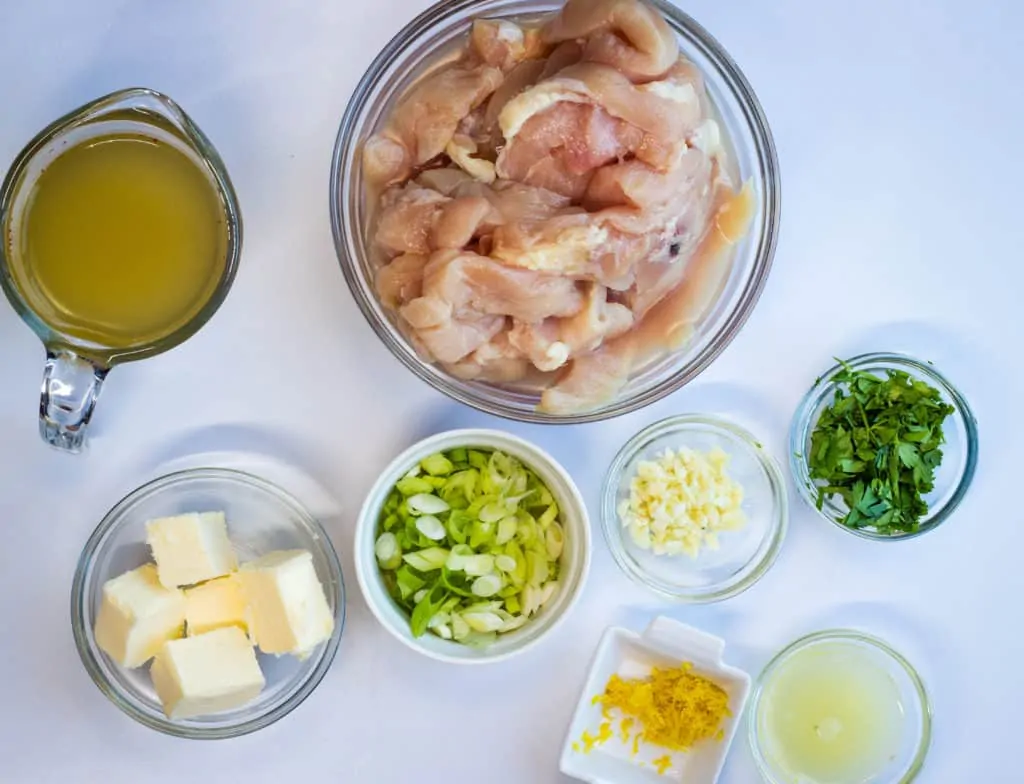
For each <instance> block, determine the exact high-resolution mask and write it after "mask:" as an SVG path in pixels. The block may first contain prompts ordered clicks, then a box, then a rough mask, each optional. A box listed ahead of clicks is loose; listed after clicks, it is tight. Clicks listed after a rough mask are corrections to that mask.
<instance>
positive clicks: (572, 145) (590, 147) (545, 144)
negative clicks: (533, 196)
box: [496, 96, 643, 199]
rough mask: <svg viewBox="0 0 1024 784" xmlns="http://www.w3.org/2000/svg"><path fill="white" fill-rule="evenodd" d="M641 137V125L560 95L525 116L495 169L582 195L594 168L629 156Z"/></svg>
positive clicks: (567, 193)
mask: <svg viewBox="0 0 1024 784" xmlns="http://www.w3.org/2000/svg"><path fill="white" fill-rule="evenodd" d="M520 97H522V96H520ZM515 100H518V99H515ZM503 116H504V112H503ZM506 138H507V135H506ZM642 140H643V133H642V132H641V131H640V130H639V129H638V128H635V127H633V126H631V125H629V124H628V123H625V122H622V121H621V120H617V119H615V118H614V117H612V116H611V115H609V114H608V113H607V112H605V111H604V110H603V109H601V108H600V107H598V106H595V105H593V104H589V103H577V102H574V101H559V102H557V103H555V104H554V105H553V106H551V107H550V108H548V109H546V110H544V111H542V112H540V113H538V114H536V115H534V116H531V117H530V119H529V120H527V121H526V124H525V125H523V127H522V129H521V130H520V131H519V132H518V133H517V134H516V136H515V138H514V139H513V140H512V141H510V142H509V143H508V145H507V146H506V147H505V149H504V150H502V151H501V154H500V155H499V156H498V161H497V166H496V171H497V173H498V175H499V176H501V177H503V178H505V179H511V180H516V181H518V182H523V183H526V184H528V185H534V186H536V187H539V188H546V189H547V190H551V191H555V192H556V193H560V194H562V195H563V196H569V197H570V198H573V199H579V198H582V196H583V194H584V193H585V192H586V189H587V186H588V184H589V183H590V178H591V177H592V176H593V172H594V170H595V169H597V168H599V167H600V166H603V165H604V164H606V163H610V162H612V161H616V160H620V159H621V158H623V157H625V156H626V155H627V154H629V153H630V152H631V151H632V150H633V149H635V148H636V147H638V146H639V145H640V143H641V142H642Z"/></svg>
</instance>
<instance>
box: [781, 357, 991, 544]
mask: <svg viewBox="0 0 1024 784" xmlns="http://www.w3.org/2000/svg"><path fill="white" fill-rule="evenodd" d="M977 461H978V432H977V423H976V421H975V419H974V414H973V413H972V412H971V409H970V406H969V405H968V404H967V401H966V400H965V399H964V397H963V395H961V394H960V392H959V391H958V390H957V389H956V387H954V386H953V385H952V384H951V383H950V382H949V381H948V380H947V379H946V378H945V377H944V376H943V375H942V374H941V373H939V372H938V371H937V370H936V369H935V368H934V367H932V366H931V364H929V363H926V362H921V361H918V360H916V359H913V358H911V357H908V356H904V355H902V354H888V353H875V354H863V355H860V356H857V357H854V358H852V359H849V360H846V361H840V362H839V363H838V364H837V365H835V366H834V367H832V368H830V369H829V370H828V372H826V373H825V374H824V375H823V376H822V377H821V378H819V379H818V380H817V381H816V382H815V384H814V386H813V387H812V388H811V390H810V391H809V392H808V393H807V395H806V396H805V397H804V399H803V401H802V402H801V403H800V406H799V407H798V408H797V411H796V415H795V416H794V418H793V424H792V428H791V430H790V466H791V469H792V471H793V478H794V481H795V482H796V486H797V489H798V490H799V491H800V494H801V495H802V496H803V498H804V500H805V501H807V503H808V504H810V505H811V506H812V507H814V508H815V509H817V510H818V512H819V513H820V514H821V515H822V516H823V517H825V518H826V519H827V520H830V521H831V522H833V523H835V524H836V525H838V526H840V527H841V528H843V529H845V530H847V531H850V532H851V533H854V534H856V535H858V536H861V537H864V538H866V539H884V540H892V539H907V538H911V537H914V536H919V535H921V534H923V533H925V532H927V531H930V530H932V529H933V528H936V527H938V526H939V525H940V524H941V523H942V522H943V521H945V520H946V519H947V518H948V517H949V516H950V515H951V514H952V513H953V510H955V509H956V507H957V506H958V505H959V504H960V501H961V500H963V497H964V495H965V494H966V492H967V488H968V487H969V486H970V484H971V480H972V479H973V477H974V471H975V467H976V465H977Z"/></svg>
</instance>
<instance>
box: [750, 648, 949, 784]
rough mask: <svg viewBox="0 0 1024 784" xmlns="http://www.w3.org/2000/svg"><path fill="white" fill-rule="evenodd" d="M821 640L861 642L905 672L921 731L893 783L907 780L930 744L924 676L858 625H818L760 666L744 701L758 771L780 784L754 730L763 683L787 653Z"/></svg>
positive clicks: (929, 711)
mask: <svg viewBox="0 0 1024 784" xmlns="http://www.w3.org/2000/svg"><path fill="white" fill-rule="evenodd" d="M821 642H847V643H849V642H853V643H861V644H864V645H866V646H868V647H870V648H873V649H874V650H876V651H878V652H879V653H881V654H882V655H883V656H885V657H886V659H888V660H889V661H891V662H894V663H895V664H896V665H898V666H899V667H900V669H901V670H902V671H903V672H904V673H905V674H906V675H907V678H908V679H909V680H910V682H911V684H912V685H913V687H914V694H916V696H917V704H916V707H917V709H918V711H919V713H920V717H921V734H920V737H919V738H918V740H917V743H916V747H917V748H916V751H915V752H914V758H913V759H912V760H911V762H910V765H909V767H908V768H907V770H906V771H905V772H904V773H903V774H901V778H900V779H899V781H898V782H894V783H893V784H910V782H912V781H913V780H914V779H915V778H917V774H918V773H920V772H921V768H922V767H923V766H924V760H925V757H926V756H927V755H928V749H929V748H930V747H931V738H932V704H931V698H930V697H929V696H928V689H927V687H926V686H925V685H924V680H923V679H922V678H921V676H920V675H919V674H918V672H917V670H916V669H915V668H914V666H913V665H912V664H911V663H910V661H909V660H908V659H907V658H906V657H905V656H904V655H903V654H901V653H900V652H899V651H897V650H896V649H895V648H893V647H892V646H891V645H889V643H887V642H886V641H885V640H883V639H881V638H880V637H877V636H875V635H873V634H869V633H867V632H863V631H860V630H858V629H840V628H835V629H822V630H820V631H817V632H812V633H810V634H806V635H804V636H802V637H799V638H797V639H796V640H794V641H793V642H791V643H789V645H787V646H786V647H785V648H783V649H782V650H781V651H779V652H778V653H776V654H775V655H774V656H773V657H772V658H771V660H770V661H769V662H768V664H766V665H765V667H764V669H763V670H761V673H760V674H759V675H758V676H757V679H756V680H755V682H754V686H753V688H752V689H751V691H750V699H749V700H748V702H747V710H746V713H747V740H748V742H749V743H750V751H751V753H752V754H753V757H754V762H755V763H756V765H757V769H758V772H759V773H760V774H761V776H762V777H763V778H764V780H765V781H766V782H768V784H782V782H781V781H780V780H779V779H777V778H775V775H774V773H773V772H772V769H771V768H770V766H769V765H768V762H767V761H766V760H765V758H764V755H763V754H762V753H761V738H760V734H759V733H758V730H757V711H758V708H759V706H760V705H761V698H762V696H763V695H764V687H765V685H766V683H767V682H768V679H769V678H770V677H771V675H772V674H773V673H774V672H775V671H776V670H777V669H778V668H779V667H780V666H781V665H782V664H784V663H785V662H786V661H788V660H789V658H790V657H791V656H793V655H794V654H796V653H799V652H800V651H802V650H804V649H805V648H808V647H810V646H812V645H816V644H818V643H821Z"/></svg>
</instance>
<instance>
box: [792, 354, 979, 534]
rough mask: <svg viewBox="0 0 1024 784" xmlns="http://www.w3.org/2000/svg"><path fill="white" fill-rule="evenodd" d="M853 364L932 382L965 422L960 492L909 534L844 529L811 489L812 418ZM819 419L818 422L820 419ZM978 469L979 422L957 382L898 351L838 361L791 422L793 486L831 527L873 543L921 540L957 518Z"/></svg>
mask: <svg viewBox="0 0 1024 784" xmlns="http://www.w3.org/2000/svg"><path fill="white" fill-rule="evenodd" d="M844 364H845V365H848V366H850V367H852V368H854V369H857V368H870V367H876V366H879V365H881V366H883V367H892V366H894V367H895V368H896V369H900V370H905V371H907V372H908V373H910V374H911V375H912V376H917V377H920V378H923V379H924V380H925V381H927V382H928V383H930V384H932V385H933V386H936V387H938V388H939V390H940V391H942V392H943V393H944V394H945V396H946V397H947V398H948V399H949V401H950V402H951V403H952V405H953V408H954V409H955V411H954V413H953V414H952V415H951V416H957V417H959V419H960V420H961V421H962V422H963V426H964V431H965V433H966V444H965V445H964V452H965V455H964V465H963V470H962V472H961V473H960V476H959V477H958V479H957V482H956V489H955V490H954V491H953V494H952V495H951V496H950V497H949V499H948V500H947V501H946V502H945V503H944V504H943V505H942V506H940V507H938V508H936V509H932V508H930V509H929V512H928V514H929V516H928V519H927V521H926V522H925V523H923V524H921V525H919V526H918V529H917V530H916V531H911V532H909V533H897V534H881V533H878V532H877V531H874V530H870V529H865V528H851V527H849V526H847V525H844V524H843V522H842V521H841V520H837V519H835V518H833V517H832V516H831V515H829V514H828V513H827V511H826V510H825V509H824V508H822V509H818V506H817V498H816V497H815V496H814V495H813V494H812V490H811V487H810V486H809V484H808V483H809V482H810V481H811V480H810V472H809V468H808V463H807V455H806V454H805V453H806V451H807V450H806V439H807V436H809V435H810V432H811V429H812V428H813V426H814V422H812V421H811V417H812V416H814V414H815V412H816V411H817V409H818V407H819V406H820V405H821V404H822V403H823V402H825V400H826V399H827V397H828V396H829V395H830V394H831V393H832V391H833V390H834V389H835V388H836V384H835V383H834V382H833V381H832V379H833V378H834V377H835V375H836V374H837V373H839V372H840V371H842V370H843V367H844ZM815 421H816V419H815ZM977 466H978V421H977V419H976V418H975V416H974V412H973V410H972V409H971V406H970V404H969V403H968V402H967V398H965V397H964V395H963V394H962V393H961V392H960V390H959V389H957V387H956V386H954V385H953V383H952V382H951V381H950V380H949V379H948V378H946V376H945V375H943V374H942V373H941V372H939V370H938V369H936V368H935V366H934V365H932V364H931V363H930V362H927V361H922V360H919V359H916V358H914V357H912V356H910V355H909V354H902V353H899V352H892V351H872V352H867V353H863V354H858V355H856V356H854V357H851V358H850V359H848V360H842V361H837V362H836V364H835V365H832V366H831V367H830V368H829V369H828V370H826V371H825V372H824V373H822V374H821V375H820V376H819V377H818V378H817V379H816V380H815V382H814V383H813V384H812V385H811V388H810V389H809V390H807V392H806V393H805V394H804V396H803V398H801V400H800V403H799V404H798V405H797V408H796V411H795V413H794V414H793V419H792V422H791V423H790V429H789V467H790V472H791V473H792V474H793V484H794V485H796V489H797V493H798V494H799V495H800V497H801V498H802V499H803V500H804V502H805V503H806V504H807V506H809V507H810V508H811V509H812V510H813V511H814V512H815V513H817V515H818V516H819V517H821V518H823V519H825V520H828V521H829V522H830V523H832V525H834V526H836V527H837V528H840V529H842V530H843V531H846V532H847V533H850V534H853V535H854V536H858V537H860V538H861V539H867V540H870V541H874V542H901V541H906V540H909V539H916V538H917V537H919V536H923V535H924V534H926V533H928V532H929V531H933V530H935V529H936V528H938V527H939V526H940V525H942V523H944V522H945V521H946V520H948V519H949V518H950V516H952V514H953V512H955V511H956V509H957V507H959V506H960V503H961V501H963V499H964V497H965V496H966V495H967V491H968V490H969V489H970V486H971V483H972V482H973V480H974V474H975V472H976V469H977Z"/></svg>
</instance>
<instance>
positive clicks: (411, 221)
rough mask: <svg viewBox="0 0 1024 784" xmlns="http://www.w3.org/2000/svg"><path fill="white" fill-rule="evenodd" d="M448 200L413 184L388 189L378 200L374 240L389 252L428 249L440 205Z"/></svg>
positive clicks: (435, 192)
mask: <svg viewBox="0 0 1024 784" xmlns="http://www.w3.org/2000/svg"><path fill="white" fill-rule="evenodd" d="M450 201H451V199H449V198H448V197H446V196H442V195H441V194H440V193H438V192H437V191H433V190H430V189H429V188H419V187H417V186H416V185H406V186H405V187H404V188H392V189H390V190H388V191H387V192H386V193H385V194H384V197H383V199H382V200H381V211H380V215H379V216H378V217H377V230H376V233H375V234H374V239H375V241H376V242H377V244H378V245H379V246H380V247H381V248H383V249H384V250H385V251H386V252H387V253H389V254H391V255H395V254H401V253H429V252H430V251H431V250H432V248H431V235H432V234H433V231H434V224H435V223H436V222H437V217H438V214H439V212H440V210H441V206H442V205H444V204H447V203H448V202H450Z"/></svg>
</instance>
